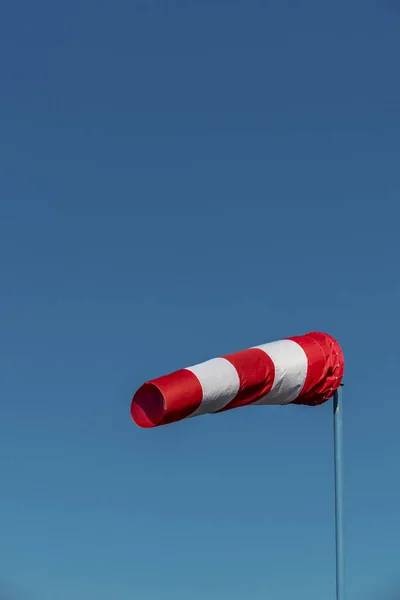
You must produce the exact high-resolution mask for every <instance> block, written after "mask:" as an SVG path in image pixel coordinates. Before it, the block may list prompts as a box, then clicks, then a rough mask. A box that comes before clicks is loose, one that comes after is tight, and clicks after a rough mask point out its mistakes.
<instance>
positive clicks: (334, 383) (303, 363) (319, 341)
mask: <svg viewBox="0 0 400 600" xmlns="http://www.w3.org/2000/svg"><path fill="white" fill-rule="evenodd" d="M343 373H344V358H343V352H342V350H341V348H340V346H339V344H338V342H337V341H336V340H335V339H334V338H333V337H331V336H330V335H328V334H326V333H319V332H314V333H308V334H306V335H302V336H297V337H291V338H287V339H284V340H280V341H278V342H270V343H267V344H262V345H261V346H255V347H253V348H249V349H248V350H243V351H241V352H235V353H233V354H228V355H227V356H223V357H219V358H212V359H211V360H208V361H206V362H202V363H200V364H197V365H194V366H192V367H187V368H186V369H181V370H179V371H175V372H174V373H171V374H170V375H164V376H162V377H158V378H157V379H152V380H151V381H148V382H147V383H144V384H143V385H142V386H141V387H140V388H139V389H138V391H137V392H136V394H135V395H134V397H133V400H132V404H131V415H132V419H133V420H134V422H135V423H136V424H137V425H139V426H140V427H156V426H159V425H166V424H168V423H173V422H175V421H180V420H182V419H186V418H188V417H197V416H200V415H204V414H207V413H213V414H214V413H219V412H222V411H225V410H230V409H232V408H239V407H241V406H249V405H261V404H306V405H309V406H316V405H318V404H322V403H323V402H325V401H326V400H328V399H329V398H331V397H332V396H333V394H334V392H335V391H336V390H337V389H338V387H339V386H340V384H341V381H342V378H343Z"/></svg>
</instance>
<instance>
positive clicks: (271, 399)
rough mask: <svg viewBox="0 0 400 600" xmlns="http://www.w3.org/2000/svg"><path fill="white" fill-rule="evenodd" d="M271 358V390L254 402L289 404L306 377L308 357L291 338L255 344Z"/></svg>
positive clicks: (295, 396) (296, 395)
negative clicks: (272, 374) (273, 370)
mask: <svg viewBox="0 0 400 600" xmlns="http://www.w3.org/2000/svg"><path fill="white" fill-rule="evenodd" d="M256 347H257V348H259V349H260V350H263V351H264V352H265V353H266V354H268V356H270V357H271V358H272V361H273V363H274V365H275V379H274V383H273V385H272V388H271V391H270V392H269V393H268V394H266V395H265V396H263V398H261V399H260V400H257V402H254V404H289V403H290V402H293V400H296V398H297V397H298V395H299V394H300V392H301V390H302V389H303V386H304V382H305V380H306V377H307V370H308V359H307V355H306V353H305V352H304V350H303V348H302V347H301V346H300V345H299V344H297V343H296V342H293V341H292V340H280V341H279V342H271V343H269V344H262V345H261V346H256Z"/></svg>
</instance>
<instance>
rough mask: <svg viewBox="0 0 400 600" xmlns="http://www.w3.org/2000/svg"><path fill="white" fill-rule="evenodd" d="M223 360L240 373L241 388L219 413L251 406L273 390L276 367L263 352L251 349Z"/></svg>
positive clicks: (229, 355) (230, 355)
mask: <svg viewBox="0 0 400 600" xmlns="http://www.w3.org/2000/svg"><path fill="white" fill-rule="evenodd" d="M223 358H225V359H226V360H228V361H229V362H230V363H231V364H232V365H233V366H234V367H235V369H236V371H237V372H238V375H239V381H240V388H239V392H238V393H237V396H236V398H234V399H233V400H232V401H231V402H230V403H229V404H228V405H227V406H225V407H224V408H223V409H222V410H221V411H218V412H222V411H224V410H229V409H230V408H237V407H238V406H246V405H247V404H251V403H252V402H255V401H256V400H259V399H260V398H262V397H263V396H265V394H268V392H269V391H270V390H271V388H272V385H273V383H274V378H275V365H274V363H273V361H272V359H271V358H270V357H269V356H268V354H266V353H265V352H264V351H263V350H260V349H259V348H250V349H249V350H242V351H241V352H235V353H234V354H228V356H224V357H223Z"/></svg>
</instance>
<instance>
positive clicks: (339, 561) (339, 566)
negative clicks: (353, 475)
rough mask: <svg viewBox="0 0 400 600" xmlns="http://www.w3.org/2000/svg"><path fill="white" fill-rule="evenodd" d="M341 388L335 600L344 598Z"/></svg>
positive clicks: (336, 414) (338, 402) (337, 398)
mask: <svg viewBox="0 0 400 600" xmlns="http://www.w3.org/2000/svg"><path fill="white" fill-rule="evenodd" d="M342 398H343V395H342V387H340V388H339V389H338V390H337V392H335V395H334V397H333V423H334V452H335V522H336V523H335V525H336V600H344V598H345V547H344V546H345V544H344V505H343V415H342Z"/></svg>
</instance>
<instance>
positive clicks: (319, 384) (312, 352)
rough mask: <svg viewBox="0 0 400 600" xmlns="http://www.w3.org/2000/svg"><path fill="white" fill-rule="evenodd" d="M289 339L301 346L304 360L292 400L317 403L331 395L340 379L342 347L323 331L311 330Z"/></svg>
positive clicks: (295, 402)
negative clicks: (301, 378) (304, 371)
mask: <svg viewBox="0 0 400 600" xmlns="http://www.w3.org/2000/svg"><path fill="white" fill-rule="evenodd" d="M289 339H290V340H292V341H294V342H296V343H297V344H299V346H301V347H302V348H303V350H304V352H305V353H306V356H307V360H308V371H307V377H306V381H305V383H304V386H303V389H302V391H301V393H300V395H299V396H298V398H297V399H296V400H295V401H294V404H308V405H311V406H312V405H316V404H321V403H322V402H324V401H325V400H327V399H328V398H330V397H331V396H332V395H333V393H334V392H335V391H336V390H337V388H338V387H339V385H340V383H341V381H342V378H343V369H344V359H343V353H342V350H341V348H340V346H339V344H338V343H337V341H336V340H335V339H334V338H332V337H331V336H330V335H327V334H325V333H319V332H313V333H309V334H307V335H303V336H299V337H292V338H289Z"/></svg>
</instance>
